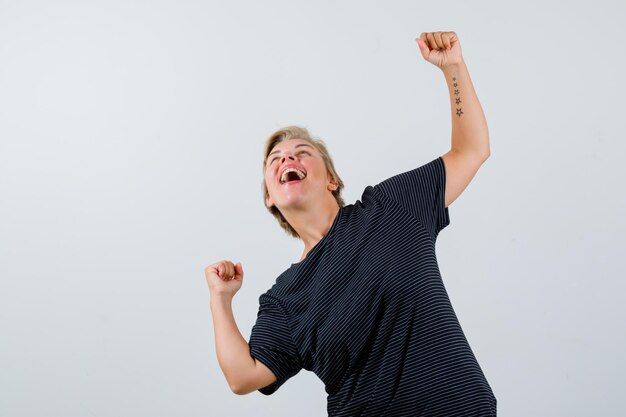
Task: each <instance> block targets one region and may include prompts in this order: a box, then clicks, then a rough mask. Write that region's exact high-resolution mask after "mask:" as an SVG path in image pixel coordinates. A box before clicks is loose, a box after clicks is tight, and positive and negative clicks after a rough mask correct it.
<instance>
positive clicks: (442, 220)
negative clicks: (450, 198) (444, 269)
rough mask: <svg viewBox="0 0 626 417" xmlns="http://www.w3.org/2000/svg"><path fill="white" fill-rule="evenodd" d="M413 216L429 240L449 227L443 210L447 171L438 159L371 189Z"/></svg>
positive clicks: (445, 209) (441, 159) (440, 158)
mask: <svg viewBox="0 0 626 417" xmlns="http://www.w3.org/2000/svg"><path fill="white" fill-rule="evenodd" d="M374 189H375V190H378V191H379V192H381V193H382V194H384V195H386V196H387V197H389V198H390V199H392V200H393V201H395V202H396V203H398V204H399V205H401V206H402V207H403V208H404V209H405V210H407V211H408V212H410V213H411V214H412V215H413V216H415V217H416V218H417V219H418V220H419V221H420V222H421V223H422V224H423V225H424V228H425V229H426V231H427V232H428V233H429V234H430V236H431V238H432V240H433V241H434V240H435V239H436V238H437V235H438V234H439V232H440V231H441V230H443V229H444V228H445V227H446V226H447V225H449V224H450V214H449V212H448V207H445V190H446V169H445V164H444V162H443V158H442V157H441V156H439V157H437V158H436V159H434V160H432V161H430V162H428V163H426V164H424V165H422V166H420V167H417V168H415V169H412V170H410V171H406V172H402V173H400V174H397V175H394V176H393V177H390V178H388V179H386V180H384V181H382V182H380V183H379V184H377V185H375V186H374Z"/></svg>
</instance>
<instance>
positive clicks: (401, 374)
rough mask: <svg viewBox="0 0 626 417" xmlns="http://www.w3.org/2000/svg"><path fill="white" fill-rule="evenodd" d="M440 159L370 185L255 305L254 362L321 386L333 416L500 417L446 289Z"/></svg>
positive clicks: (280, 378) (282, 377) (280, 380)
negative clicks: (439, 252)
mask: <svg viewBox="0 0 626 417" xmlns="http://www.w3.org/2000/svg"><path fill="white" fill-rule="evenodd" d="M445 181H446V180H445V166H444V162H443V158H441V157H438V158H436V159H434V160H432V161H431V162H429V163H427V164H424V165H422V166H420V167H418V168H415V169H412V170H410V171H407V172H403V173H401V174H398V175H395V176H393V177H390V178H389V179H387V180H385V181H382V182H381V183H379V184H377V185H375V186H367V187H366V188H365V190H364V191H363V194H362V196H361V199H360V200H357V201H356V202H355V203H354V204H349V205H346V206H344V207H341V208H340V209H339V212H338V213H337V216H336V218H335V220H334V221H333V224H332V226H331V228H330V229H329V231H328V233H327V234H326V235H325V236H324V237H323V238H322V239H321V240H320V241H319V242H318V243H317V244H316V245H315V246H314V247H313V248H312V249H311V250H310V251H309V252H308V254H307V256H306V257H305V258H304V259H303V260H302V261H300V262H297V263H294V264H292V265H291V267H289V268H288V269H287V270H286V271H284V272H283V273H282V274H281V275H280V276H278V278H277V279H276V282H275V283H274V285H273V286H272V287H271V288H270V289H269V290H267V291H266V292H265V293H264V294H262V295H261V296H260V297H259V311H258V314H257V321H256V323H255V324H254V326H253V327H252V330H251V335H250V341H249V345H250V353H251V355H252V356H253V357H254V358H256V359H258V360H259V361H261V362H262V363H264V364H265V365H266V366H267V367H268V368H270V369H271V370H272V371H273V372H274V374H275V375H276V376H277V380H276V381H275V382H274V383H272V384H270V385H268V386H266V387H263V388H261V389H259V391H260V392H261V393H263V394H265V395H270V394H273V393H274V392H275V391H276V390H277V389H278V388H279V387H280V386H281V385H282V384H284V383H285V382H286V381H287V380H288V379H289V378H291V377H292V376H294V375H296V374H297V373H298V372H300V370H301V369H306V370H308V371H311V372H314V373H315V374H316V375H317V376H318V377H319V378H320V379H321V380H322V382H323V383H324V385H325V390H326V393H327V394H328V395H327V401H328V405H327V410H328V415H329V416H337V417H338V416H363V417H365V416H372V417H373V416H377V417H379V416H386V417H393V416H442V417H443V416H446V417H457V416H463V417H469V416H496V403H497V401H496V397H495V396H494V394H493V392H492V390H491V387H490V386H489V384H488V382H487V380H486V378H485V376H484V374H483V371H482V369H481V367H480V366H479V364H478V362H477V360H476V358H475V356H474V353H473V351H472V349H471V348H470V346H469V344H468V341H467V339H466V337H465V335H464V333H463V330H462V328H461V326H460V324H459V321H458V319H457V317H456V314H455V312H454V309H453V308H452V305H451V303H450V299H449V297H448V294H447V291H446V289H445V287H444V284H443V282H442V280H441V275H440V272H439V267H438V265H437V258H436V255H435V242H436V239H437V235H438V234H439V232H440V231H441V230H442V229H443V228H444V227H446V226H447V225H448V224H450V217H449V213H448V208H447V207H445V206H444V192H445Z"/></svg>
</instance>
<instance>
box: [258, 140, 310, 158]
mask: <svg viewBox="0 0 626 417" xmlns="http://www.w3.org/2000/svg"><path fill="white" fill-rule="evenodd" d="M300 146H308V147H309V148H311V149H313V147H312V146H311V145H309V144H308V143H299V144H297V145H296V146H294V148H298V147H300ZM279 152H280V151H274V152H270V154H269V155H267V159H270V156H272V155H273V154H275V153H279Z"/></svg>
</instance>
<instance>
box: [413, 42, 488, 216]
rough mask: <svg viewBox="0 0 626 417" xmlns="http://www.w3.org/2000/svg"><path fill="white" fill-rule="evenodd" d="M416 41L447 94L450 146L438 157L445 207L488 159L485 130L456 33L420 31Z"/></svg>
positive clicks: (482, 115) (480, 109) (481, 111)
mask: <svg viewBox="0 0 626 417" xmlns="http://www.w3.org/2000/svg"><path fill="white" fill-rule="evenodd" d="M416 42H417V43H418V46H419V48H420V51H421V53H422V56H423V57H424V59H426V60H427V61H428V62H430V63H432V64H433V65H435V66H437V67H438V68H440V69H441V71H442V72H443V74H444V77H445V79H446V82H447V84H448V91H449V94H450V108H451V115H452V145H451V148H450V151H448V152H447V153H445V154H444V155H442V159H443V161H444V164H445V169H446V192H445V206H446V207H448V206H449V205H450V204H452V202H453V201H454V200H456V198H457V197H458V196H459V195H460V194H461V193H462V192H463V190H465V188H466V187H467V186H468V184H469V183H470V181H471V180H472V178H474V176H475V175H476V172H477V171H478V169H479V168H480V166H481V165H482V164H483V163H484V162H485V160H487V158H489V155H490V154H491V151H490V149H489V130H488V127H487V120H486V118H485V114H484V112H483V109H482V107H481V105H480V102H479V101H478V97H477V95H476V91H474V86H473V85H472V80H471V79H470V75H469V71H468V69H467V65H466V64H465V60H464V59H463V56H462V54H461V45H460V43H459V39H458V36H457V35H456V33H455V32H430V33H426V32H424V33H422V35H421V37H420V38H417V39H416Z"/></svg>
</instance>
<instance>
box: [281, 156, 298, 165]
mask: <svg viewBox="0 0 626 417" xmlns="http://www.w3.org/2000/svg"><path fill="white" fill-rule="evenodd" d="M285 158H289V159H291V160H294V159H295V158H294V157H293V155H283V157H282V158H280V163H281V164H282V163H283V162H285Z"/></svg>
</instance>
